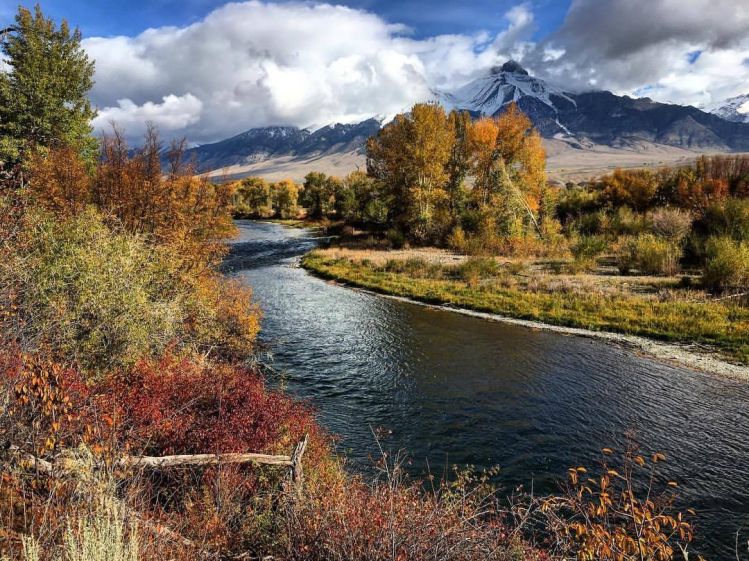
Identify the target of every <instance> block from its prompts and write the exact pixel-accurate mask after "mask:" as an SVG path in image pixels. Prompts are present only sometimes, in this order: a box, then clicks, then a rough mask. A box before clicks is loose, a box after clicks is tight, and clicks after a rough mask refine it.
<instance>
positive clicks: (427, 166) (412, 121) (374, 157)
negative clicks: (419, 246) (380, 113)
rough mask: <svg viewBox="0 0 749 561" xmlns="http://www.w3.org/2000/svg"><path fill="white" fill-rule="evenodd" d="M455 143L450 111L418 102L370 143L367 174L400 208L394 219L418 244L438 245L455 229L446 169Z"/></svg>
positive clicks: (395, 211)
mask: <svg viewBox="0 0 749 561" xmlns="http://www.w3.org/2000/svg"><path fill="white" fill-rule="evenodd" d="M454 142H455V129H454V127H452V126H450V122H449V119H448V116H447V114H446V113H445V110H444V109H443V108H442V107H440V106H439V105H436V104H426V103H422V104H417V105H415V106H414V107H413V108H412V109H411V112H410V113H408V114H403V115H398V116H397V117H396V118H395V119H394V120H393V121H392V122H391V123H390V124H388V125H387V126H385V127H384V128H383V129H382V130H381V131H380V132H379V133H378V134H377V135H376V136H374V137H372V138H370V139H369V142H368V143H367V170H368V173H369V174H370V176H372V177H373V178H375V179H378V180H380V181H382V182H383V183H384V184H385V185H386V186H387V187H388V188H389V189H390V192H391V194H392V196H393V198H394V199H395V200H397V201H398V202H399V204H400V206H399V208H397V209H393V214H394V216H393V218H394V219H395V220H396V222H397V224H398V225H399V226H400V227H402V228H403V229H404V230H405V232H406V233H408V234H409V235H410V236H411V237H412V238H414V239H415V240H417V241H420V242H425V241H434V240H438V239H440V238H441V237H442V236H444V234H445V233H446V231H447V229H448V228H449V225H450V217H449V210H448V208H449V204H448V203H449V196H448V192H447V189H446V185H447V182H448V179H449V177H450V175H449V173H448V170H447V165H448V162H449V160H450V157H451V155H452V148H453V145H454Z"/></svg>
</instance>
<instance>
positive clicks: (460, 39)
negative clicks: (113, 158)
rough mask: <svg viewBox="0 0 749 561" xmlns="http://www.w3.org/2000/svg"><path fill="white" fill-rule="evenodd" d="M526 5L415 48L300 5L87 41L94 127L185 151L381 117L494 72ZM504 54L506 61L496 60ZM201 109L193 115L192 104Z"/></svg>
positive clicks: (390, 33)
mask: <svg viewBox="0 0 749 561" xmlns="http://www.w3.org/2000/svg"><path fill="white" fill-rule="evenodd" d="M532 21H533V15H532V13H531V12H530V9H529V8H528V6H526V5H520V6H517V7H516V8H513V9H512V10H511V11H510V12H509V13H508V14H507V29H506V30H505V31H504V32H503V33H500V34H499V35H497V36H496V37H495V36H491V35H489V34H488V33H478V34H476V35H473V36H467V35H444V36H438V37H432V38H428V39H425V40H416V39H413V38H411V37H409V35H408V30H407V29H406V28H405V27H404V26H402V25H393V24H390V23H387V22H385V21H384V20H383V19H381V18H380V17H378V16H376V15H374V14H372V13H369V12H366V11H362V10H355V9H351V8H347V7H343V6H332V5H328V4H309V3H293V2H292V3H282V4H273V3H264V2H259V1H249V2H241V3H230V4H226V5H225V6H223V7H221V8H218V9H216V10H215V11H213V12H211V13H210V14H209V15H208V16H207V17H206V18H204V19H203V20H201V21H199V22H197V23H195V24H193V25H190V26H187V27H183V28H174V27H163V28H158V29H149V30H147V31H145V32H143V33H141V34H140V35H138V36H136V37H110V38H102V37H95V38H90V39H86V40H85V41H84V46H85V48H86V49H87V51H88V52H89V54H90V55H91V56H92V57H93V58H94V59H95V60H96V85H95V87H94V90H93V92H92V97H93V100H94V103H95V105H97V106H98V108H99V111H100V117H99V118H97V120H96V125H97V127H102V126H105V125H106V124H107V123H108V121H109V120H111V119H113V118H114V119H116V120H117V121H119V122H120V123H121V124H122V125H123V126H125V127H126V132H127V133H128V134H130V135H131V136H137V135H139V134H140V133H141V131H142V128H143V125H142V124H139V120H141V119H143V118H144V117H148V118H149V119H151V120H152V121H154V122H155V123H157V124H161V126H162V128H164V129H166V128H170V129H172V130H175V131H176V129H178V128H180V127H179V126H178V124H179V123H180V122H184V123H185V124H184V125H182V126H183V130H182V132H183V133H184V134H186V135H187V136H188V138H189V140H191V141H196V142H203V141H209V140H215V139H219V138H223V137H226V136H228V135H230V134H234V133H238V132H240V131H243V130H245V129H248V128H250V127H255V126H263V125H279V124H283V125H297V126H316V125H325V124H328V123H331V122H344V123H345V122H356V121H361V120H363V119H366V118H369V117H371V116H372V115H389V114H394V113H398V112H400V111H403V110H404V109H407V108H408V107H410V106H411V105H412V104H413V103H414V102H416V101H421V100H426V99H430V98H431V88H433V87H453V86H457V85H460V84H462V83H463V82H465V81H466V80H467V79H470V78H472V77H474V76H475V75H476V73H477V72H480V71H482V70H485V69H486V68H488V67H490V66H491V65H493V64H497V63H498V62H502V61H503V60H504V59H506V58H507V57H508V56H510V54H511V50H512V49H513V48H515V47H516V46H517V44H518V41H519V40H520V39H522V38H525V37H526V36H527V35H528V33H530V27H531V25H532ZM503 51H504V52H503ZM196 101H197V102H199V103H196Z"/></svg>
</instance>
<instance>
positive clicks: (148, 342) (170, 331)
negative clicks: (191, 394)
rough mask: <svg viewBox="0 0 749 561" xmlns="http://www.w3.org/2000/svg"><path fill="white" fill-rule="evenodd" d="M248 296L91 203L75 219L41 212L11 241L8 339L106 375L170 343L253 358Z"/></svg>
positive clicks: (3, 288)
mask: <svg viewBox="0 0 749 561" xmlns="http://www.w3.org/2000/svg"><path fill="white" fill-rule="evenodd" d="M249 297H250V295H249V293H248V292H246V291H240V290H238V289H237V288H236V287H233V285H231V284H229V283H228V281H223V280H221V279H220V278H219V277H217V276H216V274H215V273H212V272H211V271H206V272H203V273H202V274H201V275H199V276H195V275H193V274H187V273H185V272H184V271H183V261H182V257H181V256H179V255H176V254H174V252H173V251H172V248H171V247H169V246H151V245H149V244H146V243H144V240H143V239H142V238H141V237H138V236H133V235H131V234H127V233H125V232H117V231H113V230H111V229H110V228H108V227H107V226H106V225H105V224H104V223H103V220H102V218H101V217H100V216H99V215H98V214H97V213H96V212H95V211H94V210H92V209H89V210H87V211H84V212H82V213H81V214H79V215H77V216H75V217H72V218H70V219H68V220H62V221H61V220H56V219H55V218H54V217H52V216H50V215H49V214H46V213H44V212H41V211H30V212H28V213H27V214H26V216H25V217H24V232H23V234H22V235H21V236H20V237H19V238H18V239H17V240H16V241H15V243H14V244H12V245H10V246H5V251H3V260H2V262H1V263H0V301H1V302H2V307H3V308H6V309H9V310H12V313H9V314H6V315H5V316H4V317H0V328H1V329H2V335H3V337H4V339H5V340H6V341H7V340H10V341H14V342H17V343H18V344H20V345H21V346H22V348H23V349H26V350H35V349H44V350H45V351H48V352H50V353H51V356H52V357H53V358H54V359H55V360H57V361H61V362H63V363H67V364H72V363H75V364H79V365H80V366H81V367H82V368H84V369H85V370H89V371H92V372H101V371H103V370H106V369H108V368H110V367H113V366H119V365H123V364H131V363H133V362H134V361H135V360H137V359H138V358H139V357H142V356H149V355H151V354H154V353H160V352H161V351H163V350H164V349H165V348H167V346H169V345H176V346H177V348H180V349H182V350H185V351H191V352H202V353H206V352H214V353H215V354H216V355H217V356H221V355H222V354H223V355H224V356H230V357H241V356H244V357H246V356H247V355H248V354H249V353H251V352H252V349H253V343H254V336H255V334H256V333H257V329H258V320H257V312H256V310H255V308H254V307H253V306H252V305H251V303H250V300H249Z"/></svg>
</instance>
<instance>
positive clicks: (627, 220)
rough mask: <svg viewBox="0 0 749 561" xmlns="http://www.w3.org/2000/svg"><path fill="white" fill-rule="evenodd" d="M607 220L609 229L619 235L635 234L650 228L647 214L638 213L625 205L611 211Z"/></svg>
mask: <svg viewBox="0 0 749 561" xmlns="http://www.w3.org/2000/svg"><path fill="white" fill-rule="evenodd" d="M609 220H610V226H609V231H610V232H611V233H612V234H616V235H620V236H636V235H637V234H642V233H643V232H645V231H646V230H648V229H649V228H650V220H648V217H647V216H645V215H644V214H638V213H636V212H634V211H633V210H632V209H630V208H629V207H626V206H625V207H620V208H617V209H616V210H615V211H614V212H612V213H611V216H610V218H609Z"/></svg>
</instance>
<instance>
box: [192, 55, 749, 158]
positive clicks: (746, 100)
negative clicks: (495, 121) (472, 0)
mask: <svg viewBox="0 0 749 561" xmlns="http://www.w3.org/2000/svg"><path fill="white" fill-rule="evenodd" d="M742 98H743V99H742ZM434 101H437V102H438V103H441V104H442V105H443V106H444V107H445V109H447V110H452V109H457V110H464V111H468V112H470V113H471V114H472V115H473V116H475V117H478V116H482V115H485V116H493V115H497V114H498V113H501V112H502V111H504V110H505V108H506V107H507V106H508V105H509V104H510V103H513V102H514V103H516V104H517V105H518V107H519V108H520V110H521V111H523V112H524V113H525V114H526V115H528V116H529V117H530V119H531V120H532V121H533V124H534V125H535V127H536V129H538V131H539V132H540V133H541V135H542V136H544V137H546V138H549V139H551V138H556V139H561V140H563V141H564V143H565V144H567V145H569V146H571V147H573V148H580V149H582V148H585V147H593V146H595V145H602V146H608V147H613V148H622V149H626V150H630V151H640V150H642V149H643V147H649V146H661V147H675V148H679V149H688V150H695V151H705V150H710V151H728V150H741V151H749V120H748V122H738V121H741V120H742V119H741V118H739V117H744V116H745V114H746V116H747V117H749V95H747V96H741V97H740V98H733V99H731V100H728V103H726V104H723V105H721V106H720V107H716V108H715V109H714V110H713V111H714V112H715V114H712V113H708V112H705V111H702V110H700V109H697V108H696V107H691V106H682V105H672V104H668V103H657V102H655V101H653V100H651V99H649V98H638V99H635V98H631V97H628V96H619V95H615V94H613V93H611V92H608V91H590V92H574V91H572V90H571V89H566V88H564V87H560V86H556V85H553V84H549V83H547V82H545V81H543V80H541V79H538V78H535V77H533V76H531V75H530V74H529V73H528V72H527V71H526V70H525V69H524V68H523V67H522V66H520V64H518V63H517V62H515V61H508V62H506V63H505V64H503V65H502V66H499V67H495V68H492V69H491V70H490V71H489V72H488V73H487V74H485V75H483V76H480V77H479V78H476V79H475V80H472V81H471V82H469V83H467V84H465V85H464V86H462V87H460V88H458V89H457V90H455V91H452V92H447V91H435V92H434ZM723 106H725V107H723ZM386 121H387V119H385V120H384V121H383V119H382V118H376V117H373V118H371V119H368V120H366V121H363V122H361V123H358V124H346V125H342V124H335V125H329V126H326V127H323V128H321V129H318V130H316V131H310V130H307V129H299V128H296V127H263V128H255V129H250V130H248V131H246V132H244V133H241V134H239V135H237V136H234V137H232V138H228V139H226V140H222V141H220V142H216V143H213V144H206V145H202V146H199V147H196V148H192V149H190V150H189V151H188V156H189V157H193V158H194V159H195V160H196V162H197V164H198V168H199V169H200V170H201V171H209V170H216V169H219V168H223V167H227V166H248V165H249V166H251V165H253V164H257V163H262V162H267V161H272V160H278V159H279V158H281V159H287V160H288V159H292V160H296V161H310V162H313V160H314V159H315V158H319V157H323V156H336V155H342V154H349V155H352V154H353V155H358V156H360V157H363V156H362V154H363V150H364V145H365V143H366V140H367V138H369V137H370V136H371V135H373V134H376V133H377V131H378V130H379V129H380V127H381V125H382V123H383V122H386ZM310 165H314V162H313V163H311V164H310Z"/></svg>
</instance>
